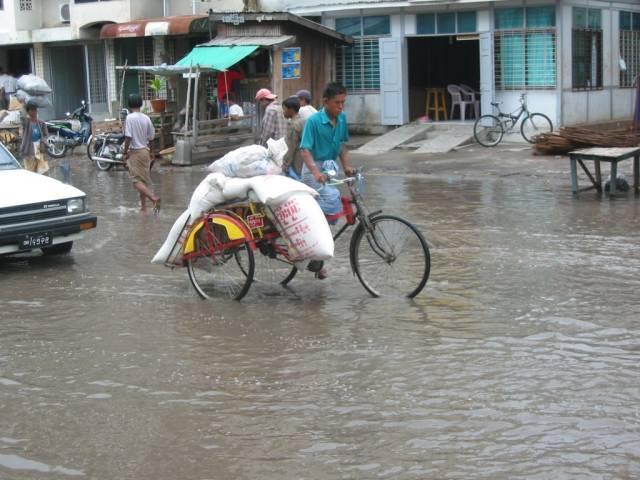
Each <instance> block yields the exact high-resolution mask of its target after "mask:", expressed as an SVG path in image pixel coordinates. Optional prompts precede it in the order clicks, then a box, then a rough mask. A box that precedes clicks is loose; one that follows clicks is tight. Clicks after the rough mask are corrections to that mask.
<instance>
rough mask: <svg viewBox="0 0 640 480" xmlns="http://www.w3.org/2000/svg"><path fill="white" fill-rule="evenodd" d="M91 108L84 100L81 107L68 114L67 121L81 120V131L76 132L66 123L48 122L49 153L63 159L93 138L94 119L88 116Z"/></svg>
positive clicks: (47, 140)
mask: <svg viewBox="0 0 640 480" xmlns="http://www.w3.org/2000/svg"><path fill="white" fill-rule="evenodd" d="M88 108H89V106H88V105H87V103H86V102H85V101H84V100H82V102H81V105H80V106H79V107H78V108H76V109H75V110H74V111H73V113H68V112H67V119H72V120H79V121H80V130H79V131H77V132H76V131H74V130H73V129H72V128H71V124H70V123H69V122H66V121H64V120H63V121H51V122H47V123H46V125H47V129H48V130H49V136H48V137H47V139H46V146H47V153H48V154H49V155H50V156H52V157H54V158H62V157H64V156H65V155H66V154H67V151H68V150H69V149H71V151H72V152H73V149H74V148H75V147H77V146H79V145H82V144H84V143H87V142H88V141H89V139H90V138H91V123H92V122H93V118H91V116H89V115H88V114H87V110H88Z"/></svg>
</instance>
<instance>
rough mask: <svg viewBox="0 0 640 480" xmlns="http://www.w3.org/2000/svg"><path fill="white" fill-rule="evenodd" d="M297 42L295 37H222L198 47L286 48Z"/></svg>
mask: <svg viewBox="0 0 640 480" xmlns="http://www.w3.org/2000/svg"><path fill="white" fill-rule="evenodd" d="M295 41H296V37H295V36H294V35H279V36H276V37H221V36H218V37H216V38H214V39H212V40H209V41H208V42H207V43H202V44H200V45H198V47H218V46H220V47H223V46H227V47H230V46H235V45H258V46H260V47H272V46H274V45H278V46H285V45H289V44H292V43H294V42H295Z"/></svg>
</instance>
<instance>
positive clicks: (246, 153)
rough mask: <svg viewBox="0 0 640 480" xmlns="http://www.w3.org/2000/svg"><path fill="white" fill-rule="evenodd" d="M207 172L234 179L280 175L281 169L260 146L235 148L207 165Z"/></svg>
mask: <svg viewBox="0 0 640 480" xmlns="http://www.w3.org/2000/svg"><path fill="white" fill-rule="evenodd" d="M207 170H209V171H210V172H217V173H222V174H224V175H226V176H227V177H236V178H249V177H255V176H258V175H279V174H280V173H282V167H281V166H278V165H277V164H276V163H275V162H273V161H272V160H271V159H270V157H269V152H268V150H267V149H266V148H264V147H263V146H261V145H248V146H246V147H240V148H236V149H235V150H232V151H230V152H229V153H227V154H226V155H225V156H223V157H222V158H220V159H218V160H216V161H215V162H213V163H212V164H211V165H209V166H208V167H207Z"/></svg>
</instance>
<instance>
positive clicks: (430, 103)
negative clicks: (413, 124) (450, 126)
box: [424, 88, 448, 122]
mask: <svg viewBox="0 0 640 480" xmlns="http://www.w3.org/2000/svg"><path fill="white" fill-rule="evenodd" d="M425 92H426V94H427V100H426V102H425V107H424V110H425V112H424V114H425V115H426V116H427V117H428V116H429V112H430V111H432V110H433V112H434V115H433V116H432V117H431V118H432V119H434V120H436V121H438V122H439V121H440V112H442V116H443V120H448V117H447V101H446V99H445V96H444V88H427V89H426V90H425Z"/></svg>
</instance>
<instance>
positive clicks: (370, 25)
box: [363, 15, 391, 35]
mask: <svg viewBox="0 0 640 480" xmlns="http://www.w3.org/2000/svg"><path fill="white" fill-rule="evenodd" d="M390 33H391V22H390V19H389V16H388V15H377V16H371V17H364V32H363V34H364V35H389V34H390Z"/></svg>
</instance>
